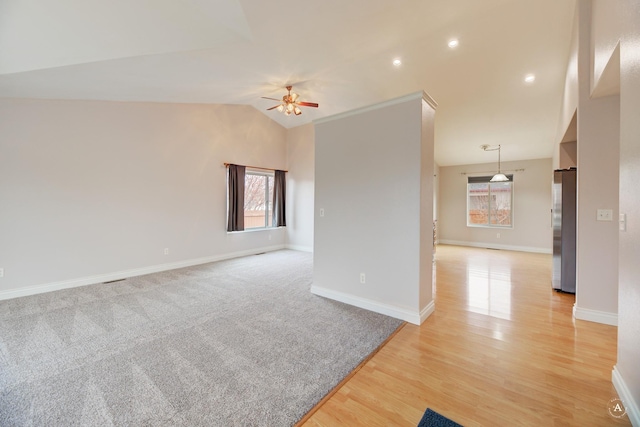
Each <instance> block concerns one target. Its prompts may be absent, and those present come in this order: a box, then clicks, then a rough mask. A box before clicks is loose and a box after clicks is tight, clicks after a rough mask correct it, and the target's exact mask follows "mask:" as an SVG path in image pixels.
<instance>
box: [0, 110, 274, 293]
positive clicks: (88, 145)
mask: <svg viewBox="0 0 640 427" xmlns="http://www.w3.org/2000/svg"><path fill="white" fill-rule="evenodd" d="M0 153H1V155H0V200H2V208H1V209H0V236H2V238H1V239H0V262H1V264H0V267H1V268H4V277H3V278H0V297H4V298H6V297H11V296H19V295H23V294H28V293H34V292H40V291H46V290H51V289H56V288H60V287H67V286H74V285H79V284H86V283H92V282H93V283H95V282H101V281H104V280H105V279H108V278H111V279H113V278H114V277H117V276H118V275H125V276H126V275H131V274H135V273H143V272H149V271H151V270H153V269H163V268H171V267H176V266H179V265H182V264H184V263H189V262H197V261H203V260H207V259H209V260H211V259H216V258H220V257H225V256H229V255H230V254H244V253H252V252H256V251H260V250H264V249H268V248H277V247H283V246H284V245H285V239H286V236H285V230H284V229H277V230H270V231H257V232H247V233H239V234H228V233H227V232H226V231H225V230H226V227H225V216H226V183H225V181H226V169H225V167H224V166H223V162H232V163H240V164H248V165H253V166H265V167H271V168H282V169H284V168H286V130H285V129H284V128H282V127H281V126H280V125H278V124H277V123H275V122H273V121H272V120H270V119H268V118H267V117H266V116H265V115H264V114H261V113H260V112H258V111H256V110H255V109H254V108H252V107H248V106H223V105H217V106H212V105H186V104H160V103H122V102H88V101H44V100H10V99H4V100H0ZM164 248H169V254H168V255H164Z"/></svg>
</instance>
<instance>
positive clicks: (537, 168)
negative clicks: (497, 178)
mask: <svg viewBox="0 0 640 427" xmlns="http://www.w3.org/2000/svg"><path fill="white" fill-rule="evenodd" d="M478 150H479V148H478ZM496 169H497V165H496V163H487V164H477V165H463V166H447V167H442V166H441V167H440V179H439V183H440V189H439V194H440V206H439V217H438V232H439V235H438V240H439V242H440V243H449V244H458V245H467V246H480V247H487V248H497V249H512V250H521V251H530V252H543V253H551V250H552V229H551V181H552V178H553V174H552V171H551V159H538V160H522V161H516V162H503V163H502V170H503V171H509V170H516V169H524V171H523V172H515V173H514V178H513V181H514V182H513V228H500V229H497V228H483V227H467V177H468V176H469V175H466V174H471V175H472V176H473V175H476V176H477V175H478V174H479V175H484V174H486V175H491V174H492V171H495V170H496ZM483 172H484V173H483ZM486 172H488V173H486ZM506 173H511V172H506ZM498 233H499V234H500V237H498Z"/></svg>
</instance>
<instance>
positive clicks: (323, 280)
mask: <svg viewBox="0 0 640 427" xmlns="http://www.w3.org/2000/svg"><path fill="white" fill-rule="evenodd" d="M422 96H423V94H421V93H420V94H416V95H412V96H409V97H405V98H402V99H398V100H393V101H390V102H389V103H384V104H382V105H378V106H375V107H372V108H367V109H364V110H360V111H356V112H352V113H349V114H346V115H340V116H337V117H332V118H327V119H323V120H320V121H318V122H316V123H315V136H316V143H315V149H316V154H315V155H316V157H315V211H316V215H315V217H316V220H315V231H314V277H313V287H312V292H314V293H316V294H318V295H323V296H327V297H330V298H334V299H337V300H341V301H344V302H348V303H351V304H354V305H358V306H360V307H364V308H367V309H370V310H374V311H378V312H381V313H385V314H388V315H391V316H395V317H398V318H401V319H404V320H407V321H410V322H413V323H420V322H421V321H422V320H424V318H426V316H427V315H428V314H429V313H430V310H432V309H433V298H432V262H431V259H432V251H433V244H432V241H433V239H432V229H433V117H434V110H433V108H432V107H430V106H429V105H427V104H426V103H425V102H423V101H422ZM425 121H426V123H425ZM321 209H323V210H324V216H320V210H321ZM360 273H365V275H366V283H364V284H362V283H360Z"/></svg>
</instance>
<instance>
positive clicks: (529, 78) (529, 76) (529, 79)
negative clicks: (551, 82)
mask: <svg viewBox="0 0 640 427" xmlns="http://www.w3.org/2000/svg"><path fill="white" fill-rule="evenodd" d="M535 80H536V76H535V75H533V74H527V75H526V76H524V81H525V82H527V83H533V82H534V81H535Z"/></svg>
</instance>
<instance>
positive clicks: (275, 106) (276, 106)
mask: <svg viewBox="0 0 640 427" xmlns="http://www.w3.org/2000/svg"><path fill="white" fill-rule="evenodd" d="M279 106H280V105H274V106H273V107H271V108H267V111H269V110H273V109H274V108H278V107H279Z"/></svg>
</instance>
